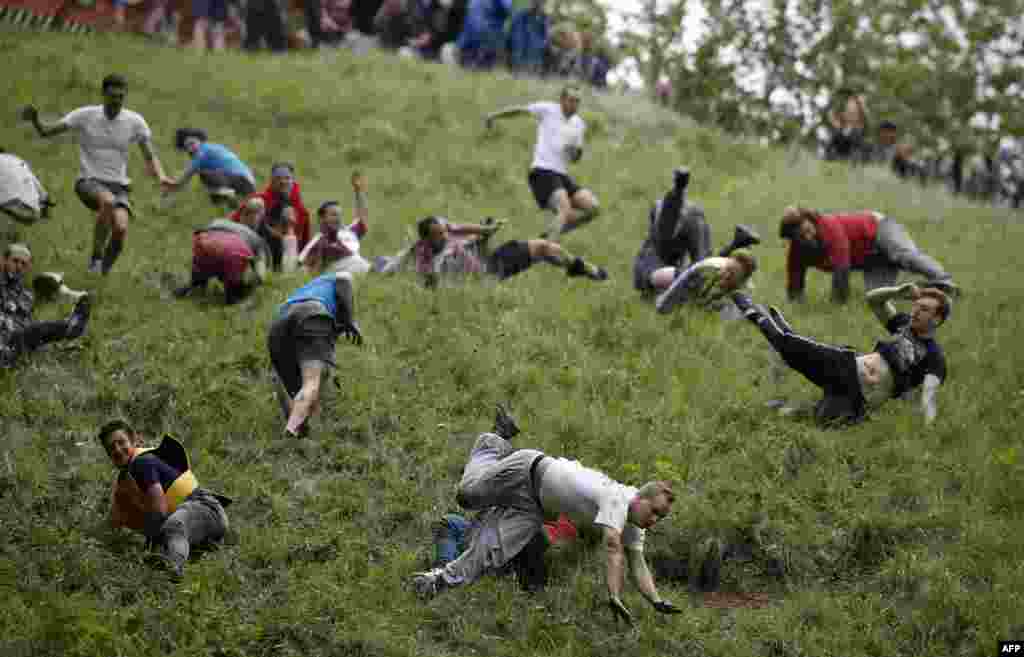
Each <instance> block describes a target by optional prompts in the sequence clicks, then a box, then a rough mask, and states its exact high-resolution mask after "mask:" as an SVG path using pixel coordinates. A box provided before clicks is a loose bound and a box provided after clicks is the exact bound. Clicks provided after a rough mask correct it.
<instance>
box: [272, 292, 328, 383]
mask: <svg viewBox="0 0 1024 657" xmlns="http://www.w3.org/2000/svg"><path fill="white" fill-rule="evenodd" d="M317 306H319V308H317ZM337 338H338V334H337V332H336V331H335V330H334V318H333V317H331V316H330V315H329V314H327V312H326V309H324V308H323V306H322V305H321V304H309V303H297V304H294V305H292V306H290V307H289V308H288V309H287V311H286V312H285V314H284V315H283V316H280V317H278V318H277V319H275V320H274V323H273V324H271V325H270V335H268V336H267V347H268V348H269V349H270V363H271V364H272V365H273V366H274V371H275V372H277V376H278V377H279V378H280V379H281V383H283V384H284V387H285V390H287V391H288V394H289V395H291V396H292V397H295V395H297V394H299V390H301V389H302V366H303V365H304V364H306V363H323V364H324V365H325V366H326V367H334V343H335V342H336V341H337Z"/></svg>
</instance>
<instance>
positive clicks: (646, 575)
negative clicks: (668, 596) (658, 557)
mask: <svg viewBox="0 0 1024 657" xmlns="http://www.w3.org/2000/svg"><path fill="white" fill-rule="evenodd" d="M626 556H627V558H628V559H629V574H630V576H631V577H632V578H633V583H634V584H636V588H637V589H639V591H640V593H641V595H643V596H644V598H646V599H647V601H648V602H650V603H651V604H652V605H653V604H657V603H659V602H661V596H660V595H658V588H657V587H656V586H655V585H654V577H653V576H652V575H651V569H650V568H648V567H647V559H645V558H644V553H643V551H642V550H627V551H626Z"/></svg>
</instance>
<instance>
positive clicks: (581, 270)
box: [565, 256, 587, 276]
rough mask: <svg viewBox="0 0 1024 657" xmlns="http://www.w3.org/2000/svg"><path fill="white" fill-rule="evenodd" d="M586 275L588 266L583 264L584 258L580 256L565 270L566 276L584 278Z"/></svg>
mask: <svg viewBox="0 0 1024 657" xmlns="http://www.w3.org/2000/svg"><path fill="white" fill-rule="evenodd" d="M586 273H587V265H586V264H585V263H584V262H583V258H581V257H579V256H576V257H575V258H573V261H572V262H570V263H569V266H568V267H566V268H565V275H566V276H584V275H586Z"/></svg>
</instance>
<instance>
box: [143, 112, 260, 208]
mask: <svg viewBox="0 0 1024 657" xmlns="http://www.w3.org/2000/svg"><path fill="white" fill-rule="evenodd" d="M174 147H175V148H176V149H178V150H179V151H182V152H184V153H187V154H188V155H189V156H191V158H192V159H191V160H190V161H189V163H188V166H187V167H185V170H184V171H183V172H182V174H181V175H180V176H178V177H177V178H175V179H174V180H171V181H170V182H168V183H164V184H163V185H162V187H163V190H164V192H175V191H177V190H179V189H181V188H182V187H184V186H185V184H187V183H188V181H189V180H190V179H191V178H192V176H194V175H195V174H197V173H198V174H199V180H200V181H202V183H203V186H204V187H206V191H207V192H208V193H209V194H210V200H211V201H213V202H214V203H231V202H237V201H236V200H235V199H236V198H240V197H245V196H248V195H249V194H252V193H253V192H255V191H256V177H255V176H253V175H252V169H250V168H249V166H248V165H247V164H246V163H245V162H243V161H242V160H241V158H239V157H238V156H237V155H235V153H234V152H233V151H232V150H231V149H229V148H228V147H227V146H222V145H221V144H214V143H211V142H209V141H207V136H206V131H205V130H200V129H197V128H178V129H177V130H176V131H175V132H174Z"/></svg>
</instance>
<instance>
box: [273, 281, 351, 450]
mask: <svg viewBox="0 0 1024 657" xmlns="http://www.w3.org/2000/svg"><path fill="white" fill-rule="evenodd" d="M342 335H343V336H345V337H346V338H348V339H349V340H350V341H351V342H352V343H353V344H362V342H363V335H362V333H361V332H360V330H359V325H358V324H356V322H355V306H354V302H353V298H352V274H350V273H348V272H340V273H337V274H335V273H329V274H324V275H322V276H320V277H318V278H314V279H313V280H312V281H310V282H309V283H307V284H306V285H303V286H302V287H300V288H299V289H298V290H296V291H295V292H293V293H292V294H291V296H289V297H288V299H287V301H285V302H284V303H283V304H281V306H280V307H279V308H278V310H277V313H276V314H275V315H274V320H273V322H272V323H271V325H270V331H269V335H268V336H267V347H268V349H269V350H270V362H271V365H272V366H273V368H274V373H275V374H276V378H275V383H276V386H277V389H276V392H277V395H278V401H279V402H280V403H281V411H282V413H283V414H284V415H285V418H286V419H287V424H286V426H285V435H286V436H289V437H304V436H305V435H306V434H307V433H308V420H309V418H310V417H312V416H313V415H314V414H315V413H316V411H317V410H318V409H319V406H320V385H321V382H322V379H323V377H324V375H325V374H326V373H327V370H328V369H329V368H331V367H334V366H335V363H334V345H335V342H336V341H337V339H338V337H339V336H342Z"/></svg>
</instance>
